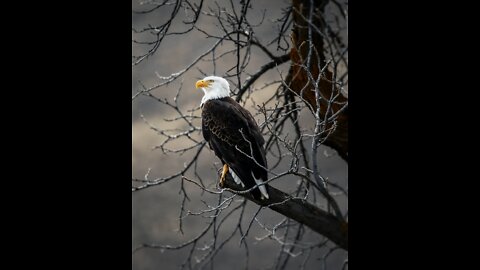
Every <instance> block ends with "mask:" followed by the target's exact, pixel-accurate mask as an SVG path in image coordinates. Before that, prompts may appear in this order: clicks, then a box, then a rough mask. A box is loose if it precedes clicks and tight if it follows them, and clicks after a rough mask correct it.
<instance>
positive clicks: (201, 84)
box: [195, 80, 210, 88]
mask: <svg viewBox="0 0 480 270" xmlns="http://www.w3.org/2000/svg"><path fill="white" fill-rule="evenodd" d="M209 84H210V83H209V82H207V81H204V80H199V81H197V82H196V83H195V88H200V87H208V85H209Z"/></svg>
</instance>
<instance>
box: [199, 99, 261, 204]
mask: <svg viewBox="0 0 480 270" xmlns="http://www.w3.org/2000/svg"><path fill="white" fill-rule="evenodd" d="M202 132H203V137H204V138H205V140H206V141H207V142H208V143H209V145H210V148H212V149H213V151H214V152H215V154H216V155H217V156H218V157H219V158H220V159H221V160H222V163H223V164H227V165H228V166H229V167H230V169H233V171H234V172H235V174H236V175H237V176H238V177H239V178H240V179H241V180H242V182H243V183H244V184H245V186H246V188H247V189H249V188H252V187H253V186H255V185H256V183H255V180H254V178H253V177H252V174H253V175H254V176H255V178H256V179H262V180H263V181H267V179H268V174H267V171H266V170H265V168H267V159H266V157H265V150H264V148H263V145H264V143H265V140H264V139H263V136H262V133H261V131H260V129H259V127H258V125H257V123H256V122H255V119H254V118H253V116H252V115H251V114H250V112H249V111H247V110H246V109H244V108H243V107H242V106H240V104H238V103H237V102H236V101H235V100H233V99H232V98H230V97H225V98H220V99H212V100H208V101H206V102H205V103H204V104H203V108H202ZM242 133H243V135H242ZM239 150H240V151H239ZM242 152H243V153H245V154H243V153H242ZM247 155H248V156H247ZM252 158H254V159H255V160H253V159H252ZM259 165H260V166H259ZM265 188H266V189H267V193H268V187H267V185H265ZM252 194H253V196H255V197H256V198H260V196H261V194H260V191H259V190H258V188H256V189H254V190H253V191H252Z"/></svg>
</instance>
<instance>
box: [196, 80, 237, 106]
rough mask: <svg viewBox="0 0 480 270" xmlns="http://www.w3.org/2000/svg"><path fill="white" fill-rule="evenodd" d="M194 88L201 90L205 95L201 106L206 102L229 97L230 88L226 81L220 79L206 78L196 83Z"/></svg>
mask: <svg viewBox="0 0 480 270" xmlns="http://www.w3.org/2000/svg"><path fill="white" fill-rule="evenodd" d="M195 86H196V87H197V88H201V89H202V90H203V92H204V93H205V95H204V96H203V98H202V103H200V105H203V103H205V102H206V101H207V100H211V99H219V98H224V97H228V96H230V86H229V84H228V81H227V80H225V79H224V78H222V77H217V76H208V77H205V78H203V80H199V81H197V83H196V84H195Z"/></svg>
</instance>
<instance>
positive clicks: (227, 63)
mask: <svg viewBox="0 0 480 270" xmlns="http://www.w3.org/2000/svg"><path fill="white" fill-rule="evenodd" d="M180 2H182V1H180ZM191 3H192V4H193V3H197V4H198V3H199V1H191ZM232 3H233V5H231V4H230V2H229V1H203V4H202V10H204V11H205V12H210V11H212V12H213V11H215V10H222V8H223V9H224V10H225V11H228V12H232V10H234V9H236V10H237V11H239V10H240V9H241V7H242V3H243V1H232ZM160 4H164V5H163V6H160ZM176 4H178V1H163V0H161V1H160V0H158V1H139V0H132V11H135V12H133V13H132V40H135V42H132V56H141V55H144V54H145V53H147V52H148V51H149V50H150V49H151V48H152V45H151V44H141V42H139V41H144V42H145V41H152V40H153V41H154V40H155V38H153V39H152V31H155V30H149V31H144V32H142V31H141V30H142V29H146V28H149V27H153V28H154V27H155V26H157V25H161V24H163V23H164V22H166V21H168V20H169V19H170V16H171V14H172V11H173V10H174V9H175V8H176ZM184 5H185V6H186V3H185V2H184V3H183V4H182V6H181V7H180V9H179V12H178V15H177V16H176V17H175V18H174V19H173V20H172V21H171V25H170V26H169V31H170V32H182V31H186V30H188V29H189V25H188V24H185V21H186V20H188V19H189V18H191V17H192V15H193V12H191V11H189V10H190V9H188V8H184ZM217 5H219V6H221V7H222V8H220V9H218V6H217ZM330 5H332V7H327V9H328V8H331V9H332V10H333V9H334V3H333V4H330ZM290 6H291V2H290V1H282V0H280V1H252V3H251V8H250V9H249V11H248V13H247V19H248V21H249V22H250V23H251V24H252V29H254V31H255V36H256V37H257V38H258V39H259V40H260V41H261V42H263V43H265V44H268V43H269V41H270V40H273V39H275V37H276V36H278V32H279V29H280V27H281V26H282V24H281V22H280V19H282V18H283V17H284V16H285V14H286V13H285V12H286V10H288V9H289V7H290ZM156 7H157V8H156ZM152 8H156V9H155V10H154V11H152V12H149V13H141V11H146V10H150V9H152ZM332 12H333V11H332ZM254 24H256V25H258V26H254ZM195 25H196V27H198V28H199V29H201V30H203V31H205V32H208V33H209V34H212V35H215V34H217V35H221V34H222V33H223V31H222V29H221V28H220V26H219V22H218V20H216V18H215V17H209V16H200V17H199V18H198V21H197V22H196V24H195ZM287 27H289V28H291V27H292V26H291V25H289V26H287ZM286 33H287V34H288V31H286ZM342 35H343V36H344V39H345V41H348V39H347V33H346V31H343V32H342ZM153 37H154V35H153ZM217 41H218V39H214V38H207V37H206V34H205V33H203V32H202V31H198V30H197V29H193V30H192V31H189V32H187V33H184V34H173V35H169V36H166V37H165V38H164V39H163V40H162V41H161V44H160V46H159V47H158V48H157V49H156V51H155V52H154V53H153V54H151V55H150V56H148V57H147V58H146V59H145V60H142V61H140V62H138V63H135V62H136V60H137V59H138V58H133V60H132V63H134V64H133V65H132V96H135V95H136V94H137V93H138V91H139V90H141V89H145V88H150V87H153V86H156V85H159V84H161V83H162V82H164V81H165V80H163V79H162V78H161V77H162V76H164V77H168V76H169V75H171V74H173V73H177V72H179V71H182V70H183V69H185V68H186V67H188V66H189V65H190V64H191V63H192V62H193V61H194V60H195V59H196V58H198V57H199V56H200V55H202V54H203V53H205V52H207V51H208V50H209V49H210V48H211V47H212V46H214V44H216V42H217ZM289 41H290V40H289V39H288V37H285V40H284V41H282V42H289ZM283 46H286V45H283ZM267 47H268V48H269V49H270V50H271V52H272V53H274V54H275V55H282V54H284V52H281V51H280V50H278V49H277V48H278V44H277V43H271V44H269V45H268V46H267ZM217 48H218V49H217V50H216V51H215V54H216V56H217V57H218V56H220V55H221V54H222V53H227V52H228V51H230V50H232V49H235V46H234V45H233V44H232V43H229V42H227V41H225V42H223V43H222V44H220V45H218V47H217ZM211 58H212V56H211V55H210V56H209V57H206V58H205V59H211ZM236 61H237V59H236V55H235V54H225V55H224V56H222V57H221V58H219V59H218V60H217V61H215V64H213V62H212V61H207V60H204V59H203V60H200V61H198V62H197V63H196V64H195V65H194V66H193V67H192V68H190V69H189V70H187V71H186V72H185V73H183V74H182V75H181V76H179V77H178V78H177V79H175V80H174V81H172V82H171V83H168V84H165V85H163V86H160V87H156V88H155V89H153V90H152V91H151V93H152V94H153V95H154V96H155V97H156V98H160V99H164V100H167V101H169V102H170V103H171V104H174V98H175V97H176V96H177V95H178V96H177V99H176V102H177V108H178V109H179V110H180V111H181V112H183V113H185V114H191V115H193V116H200V109H199V108H198V107H199V104H200V101H201V98H202V97H203V92H202V91H201V90H197V89H195V87H194V85H195V82H196V81H197V80H198V79H201V78H203V77H204V76H205V74H208V75H217V76H224V75H225V74H227V73H228V72H229V70H230V69H231V68H232V67H233V66H234V64H235V63H236ZM268 61H269V57H268V55H266V54H265V53H264V52H262V50H261V49H259V48H256V47H252V50H251V52H250V59H249V62H248V65H246V67H245V69H244V71H243V72H242V75H241V80H242V81H245V80H246V79H247V78H248V77H249V74H253V73H255V72H256V71H257V70H258V69H259V68H260V67H261V66H262V65H264V64H265V63H266V62H268ZM289 68H290V62H286V63H283V64H280V65H278V67H276V68H273V69H271V70H269V71H267V72H266V73H264V74H263V75H262V76H261V77H260V78H259V79H258V80H256V81H255V82H254V83H253V85H252V86H251V89H250V90H249V91H248V94H247V96H246V98H245V99H243V100H242V103H241V104H242V105H244V106H245V108H246V109H248V110H249V111H250V112H252V114H253V115H254V116H255V119H256V121H257V123H259V124H261V123H262V122H264V121H265V119H264V118H263V115H261V114H259V113H258V107H256V105H257V104H263V103H265V104H266V106H267V107H269V108H272V107H274V105H275V102H276V100H275V99H271V98H272V96H274V95H275V92H276V91H277V89H278V87H279V84H280V80H281V79H282V78H285V76H286V75H287V73H288V70H289ZM230 79H231V81H232V83H231V88H232V91H235V89H234V88H235V85H234V82H236V77H232V78H230ZM272 82H277V83H272ZM237 90H238V89H237ZM345 91H348V88H346V89H345ZM178 117H179V113H178V111H176V109H175V108H173V107H171V106H168V105H166V104H164V103H162V102H160V101H158V100H157V99H155V98H153V97H149V96H145V95H138V96H136V97H135V98H134V99H132V181H133V179H148V180H155V179H161V178H165V177H168V176H170V175H173V174H175V173H177V172H179V171H181V170H182V169H183V168H184V167H185V166H186V165H187V163H189V162H190V160H192V158H193V156H194V155H195V154H196V151H186V152H184V153H181V154H180V153H168V150H167V153H165V149H163V150H162V149H161V147H159V146H160V145H162V143H164V142H165V140H166V137H165V136H163V135H162V134H159V131H161V130H171V132H170V133H168V134H175V131H177V133H178V132H182V131H184V130H187V129H189V124H188V123H187V122H186V121H182V120H181V119H180V120H173V119H175V118H178ZM299 117H300V118H301V120H302V121H301V123H302V124H304V126H303V127H304V128H305V132H308V131H309V130H311V129H312V128H313V127H312V125H311V124H308V123H311V122H313V121H314V119H313V116H312V115H311V113H309V111H308V110H302V111H301V112H300V116H299ZM200 121H201V120H200V119H199V118H191V123H192V124H193V125H194V126H197V127H199V126H200ZM282 134H284V135H285V136H289V134H294V127H293V125H290V124H286V126H285V129H283V130H282ZM191 137H192V139H194V140H197V141H202V140H203V137H202V134H201V132H200V131H197V130H196V131H193V132H192V133H191ZM310 144H311V142H310V141H308V140H307V141H306V145H308V146H309V145H310ZM193 145H194V144H193V143H192V141H191V140H189V139H188V138H178V139H175V140H171V141H169V142H168V143H167V144H164V147H165V148H167V149H169V150H176V149H181V148H185V147H189V146H193ZM307 150H308V151H311V149H307ZM267 157H268V159H269V164H270V163H271V160H273V158H274V157H273V156H272V154H269V156H267ZM318 158H319V162H318V163H319V168H320V172H321V174H322V176H323V177H325V178H327V179H329V181H332V182H335V183H336V184H338V185H340V186H341V187H343V188H345V189H347V190H348V165H347V163H346V162H345V161H344V160H342V159H341V158H340V157H339V156H338V155H337V154H336V153H335V151H334V150H332V149H331V148H329V147H326V146H321V148H320V149H319V154H318ZM197 160H198V161H197V162H196V163H195V171H194V170H193V167H192V169H191V170H188V171H187V172H185V176H187V177H189V178H190V179H197V180H198V179H202V182H203V184H204V185H205V186H206V187H207V188H209V189H211V190H214V189H215V188H216V181H218V177H217V170H218V168H220V161H219V160H218V158H216V157H215V155H214V154H213V152H212V151H211V150H210V149H209V148H208V147H204V149H203V150H202V151H201V152H200V154H199V157H198V159H197ZM288 166H289V160H288V158H285V159H284V160H283V161H282V163H281V164H279V165H278V166H277V167H276V168H275V169H274V171H276V172H282V171H283V170H285V168H288ZM298 181H299V180H298V179H297V178H295V177H292V176H290V175H289V176H287V177H283V178H280V179H278V181H274V182H273V183H272V186H274V187H276V188H278V189H280V190H282V191H284V192H292V191H294V190H295V189H296V188H297V186H298ZM142 184H143V183H133V182H132V186H138V185H142ZM182 187H183V189H184V190H182ZM227 193H228V192H225V196H230V195H231V193H228V194H227ZM185 194H186V195H188V199H187V200H186V201H185V202H183V201H184V197H185ZM336 199H337V201H338V203H339V205H340V207H341V209H342V211H343V212H344V213H345V212H347V211H348V197H347V196H338V197H336ZM217 201H218V196H217V195H214V194H209V193H207V192H202V190H201V189H200V188H198V187H197V186H195V185H193V184H191V183H187V182H185V181H183V183H182V181H181V177H175V178H172V179H171V180H168V181H166V182H165V183H162V184H160V185H153V186H151V187H148V188H145V189H141V190H138V191H135V192H132V250H135V249H136V248H138V247H139V246H141V245H142V244H144V243H147V244H159V245H171V246H176V245H180V244H182V243H185V242H187V241H189V239H191V238H192V237H194V236H196V235H198V234H200V233H201V232H202V231H203V230H204V229H205V228H206V226H207V225H208V223H209V220H208V219H206V218H202V217H201V216H198V215H197V216H195V215H189V216H187V215H186V214H185V211H187V210H189V211H191V212H198V211H201V210H204V209H208V206H209V205H216V203H217ZM182 202H183V203H185V206H184V208H185V209H184V212H183V213H182V212H181V208H182ZM242 203H243V201H242V200H241V198H240V197H239V198H235V199H234V200H233V202H232V203H231V205H230V206H229V207H231V208H234V207H235V206H237V205H240V204H242ZM316 205H317V206H318V207H320V208H322V209H326V203H325V201H324V200H322V199H321V198H317V199H316ZM244 209H245V210H244V211H242V212H241V211H236V212H233V213H232V214H231V215H230V216H229V217H228V218H226V219H225V222H224V224H223V225H222V227H221V230H219V231H217V232H214V231H212V230H210V231H208V232H207V233H206V235H205V237H203V238H202V239H201V240H199V241H198V243H197V245H196V246H195V248H194V251H193V255H192V256H190V252H192V249H191V247H190V246H187V247H185V248H183V249H178V250H169V249H165V248H143V249H140V250H136V251H135V252H134V253H132V269H136V270H140V269H142V270H145V269H179V268H181V266H182V264H183V263H184V262H185V261H186V259H187V258H189V257H192V261H191V262H188V263H187V264H185V265H184V268H186V269H188V268H189V267H190V266H191V267H192V268H193V269H199V268H207V269H213V268H216V269H246V268H248V269H282V268H281V267H283V269H299V268H301V267H304V269H324V268H328V269H342V267H344V266H345V263H344V262H345V261H346V260H347V259H348V256H347V254H348V253H347V252H346V251H344V250H342V249H337V248H335V245H334V244H333V243H331V242H327V243H326V244H325V245H323V246H319V247H318V248H312V249H305V250H302V249H301V247H299V249H297V251H294V252H292V254H288V250H287V249H286V247H287V246H288V245H281V244H280V243H281V242H282V241H284V242H288V241H290V240H289V239H290V237H294V235H293V236H288V237H286V238H284V239H282V238H281V236H282V235H283V234H282V233H283V232H282V231H281V229H280V228H279V233H278V236H279V238H278V239H273V238H272V237H265V236H266V235H267V234H268V231H267V230H265V228H263V227H262V225H263V226H266V227H267V228H272V227H273V226H275V225H276V224H278V223H279V222H280V221H282V220H283V219H284V217H283V216H282V215H280V214H278V213H276V212H274V211H272V210H270V209H268V208H267V209H263V210H261V211H260V212H259V213H258V215H257V216H256V219H257V220H258V222H257V221H256V220H253V222H252V224H251V228H250V231H249V233H248V235H247V236H246V242H247V245H248V250H247V249H246V248H245V247H244V246H243V244H242V245H240V238H241V235H240V234H239V233H235V234H234V235H233V236H232V238H231V239H230V240H229V241H228V242H226V243H225V245H224V246H223V247H222V248H221V249H219V250H218V253H217V254H216V255H215V257H214V258H213V259H212V260H211V262H209V263H204V262H200V263H198V264H196V263H195V261H201V260H202V255H204V254H205V252H206V251H207V250H208V249H209V248H210V247H211V245H212V242H211V239H212V238H213V237H214V234H215V237H217V238H218V242H217V243H216V245H219V244H220V243H222V241H223V240H225V239H227V238H229V237H230V236H231V235H232V232H233V231H234V230H235V229H236V225H237V223H238V222H239V221H238V220H239V218H240V216H241V215H242V216H243V218H242V219H241V221H240V222H241V224H242V225H243V227H244V228H247V227H248V226H249V224H250V222H251V221H252V219H253V218H254V216H255V214H256V212H257V210H258V209H259V207H258V206H257V205H256V204H254V203H252V202H249V201H248V202H246V205H245V208H244ZM221 215H222V216H221V217H224V215H225V213H224V212H222V214H221ZM181 216H182V217H183V218H182V219H181V221H182V225H181V226H182V227H181V230H180V217H181ZM302 235H303V236H302V239H301V242H298V243H297V242H295V243H296V245H302V244H305V245H306V246H307V245H308V244H314V243H317V242H318V243H320V242H322V241H325V238H324V237H323V236H321V235H318V234H317V233H315V232H311V231H310V230H309V229H308V228H305V229H304V232H302ZM204 251H205V252H204ZM286 257H288V259H285V258H286ZM247 258H248V259H247ZM285 260H287V262H285ZM345 269H348V267H345Z"/></svg>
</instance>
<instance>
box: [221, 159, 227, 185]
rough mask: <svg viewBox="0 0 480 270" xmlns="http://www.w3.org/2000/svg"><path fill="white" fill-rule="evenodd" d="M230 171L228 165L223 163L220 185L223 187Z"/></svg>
mask: <svg viewBox="0 0 480 270" xmlns="http://www.w3.org/2000/svg"><path fill="white" fill-rule="evenodd" d="M227 172H228V165H227V164H223V170H222V175H221V176H220V187H223V183H224V182H225V177H226V176H227Z"/></svg>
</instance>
